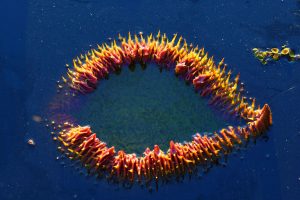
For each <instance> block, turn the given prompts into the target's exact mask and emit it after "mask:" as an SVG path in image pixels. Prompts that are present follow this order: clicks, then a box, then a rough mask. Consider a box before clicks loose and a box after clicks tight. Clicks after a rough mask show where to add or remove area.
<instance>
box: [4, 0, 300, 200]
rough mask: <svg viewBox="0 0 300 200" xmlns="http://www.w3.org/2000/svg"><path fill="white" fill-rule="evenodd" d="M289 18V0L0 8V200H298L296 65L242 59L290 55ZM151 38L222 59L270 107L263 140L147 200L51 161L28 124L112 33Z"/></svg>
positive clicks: (293, 24) (293, 11) (60, 2)
mask: <svg viewBox="0 0 300 200" xmlns="http://www.w3.org/2000/svg"><path fill="white" fill-rule="evenodd" d="M299 10H300V2H299V0H298V1H296V0H262V1H259V0H254V1H250V0H242V1H238V0H235V1H225V0H214V1H201V0H168V1H165V0H160V1H158V0H151V1H112V0H110V1H107V0H103V1H97V0H56V1H54V0H52V1H50V0H49V1H48V0H28V1H19V0H4V1H1V8H0V19H2V25H1V29H0V30H1V31H0V77H1V79H0V85H1V92H0V96H1V100H0V103H1V104H0V105H1V110H0V117H1V128H0V133H1V139H0V156H1V159H0V199H1V200H6V199H64V200H66V199H91V200H92V199H95V200H96V199H173V200H176V199H201V200H206V199H220V200H225V199H228V200H229V199H230V200H231V199H232V200H237V199H249V200H250V199H251V200H253V199H259V200H264V199H272V200H275V199H287V200H297V199H300V170H299V169H300V149H299V146H300V125H299V124H300V103H299V102H300V88H299V87H300V82H299V81H300V76H299V75H300V63H299V62H298V63H296V62H295V63H288V62H287V61H285V60H282V61H279V62H276V63H274V64H271V65H268V66H262V65H261V64H260V63H259V61H258V60H256V59H255V58H254V57H253V55H252V52H251V49H252V48H254V47H273V46H281V45H282V44H286V43H287V42H288V44H289V46H290V47H291V48H293V49H295V50H296V52H300V16H299ZM297 11H298V12H297ZM297 13H298V14H297ZM158 30H161V31H162V32H165V33H167V34H168V35H169V36H171V35H172V34H173V33H179V34H180V35H183V36H184V37H185V38H186V39H187V41H189V42H192V43H194V44H198V45H199V46H204V47H205V49H206V50H207V51H208V52H209V53H210V54H211V55H214V57H215V59H216V60H219V59H221V58H222V57H225V60H226V63H228V64H229V67H230V69H232V70H233V71H234V72H235V73H238V72H240V74H241V80H242V81H243V82H244V83H245V85H246V88H247V91H248V92H249V94H248V95H249V96H255V97H256V98H257V101H258V102H259V103H261V104H264V103H268V104H269V105H270V106H271V109H272V111H273V120H274V125H273V126H272V127H271V130H270V131H269V132H268V136H269V140H268V141H262V140H259V141H258V142H257V143H256V144H255V145H251V146H250V147H249V148H248V149H247V151H245V152H241V153H238V154H236V155H232V156H230V158H229V162H228V164H227V166H226V167H224V168H222V167H214V168H213V169H212V170H211V171H210V172H209V173H208V174H206V175H205V176H203V177H202V178H201V179H198V178H196V177H193V178H192V179H191V180H188V179H186V180H185V181H184V182H183V183H171V184H168V185H162V186H160V187H159V190H158V191H157V192H152V193H149V192H148V190H147V189H145V188H140V187H139V186H135V187H133V188H131V189H125V188H123V187H119V186H117V185H112V184H107V182H106V181H104V180H102V181H97V180H95V178H93V177H85V176H84V175H81V174H80V173H78V172H77V171H76V170H74V169H73V168H72V167H69V166H68V165H66V164H65V165H63V164H62V163H61V162H62V161H61V160H56V157H57V156H59V154H58V152H57V151H56V146H55V144H54V143H53V141H52V140H51V137H50V134H49V130H47V129H46V128H45V127H44V126H43V125H41V124H39V123H36V122H34V121H33V120H32V116H33V115H41V116H43V115H44V114H45V113H46V112H47V105H48V104H49V101H50V100H51V99H52V98H53V96H55V94H56V90H55V87H56V83H55V82H56V80H58V79H59V77H60V76H61V75H63V74H64V73H65V67H64V66H65V64H66V63H70V61H71V60H72V59H73V58H74V57H75V56H77V55H79V54H81V53H84V52H85V51H86V50H88V49H90V48H91V46H92V47H95V45H96V44H97V43H102V42H105V41H107V38H109V37H117V34H118V33H121V34H123V35H125V34H126V33H127V32H128V31H131V32H133V33H137V32H139V31H143V32H144V33H145V34H149V33H151V32H157V31H158ZM29 138H33V139H34V141H35V142H36V146H35V147H32V146H30V145H28V144H27V140H28V139H29Z"/></svg>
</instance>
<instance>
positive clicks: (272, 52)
mask: <svg viewBox="0 0 300 200" xmlns="http://www.w3.org/2000/svg"><path fill="white" fill-rule="evenodd" d="M252 52H253V54H254V56H255V57H256V58H257V59H258V60H259V61H260V62H261V63H262V64H263V65H266V64H268V62H269V61H278V60H280V59H282V58H286V59H287V60H288V61H297V60H300V54H295V52H294V51H293V50H292V49H291V48H289V47H287V46H285V45H284V46H282V47H281V49H279V48H276V47H274V48H271V49H267V50H261V49H259V48H253V49H252Z"/></svg>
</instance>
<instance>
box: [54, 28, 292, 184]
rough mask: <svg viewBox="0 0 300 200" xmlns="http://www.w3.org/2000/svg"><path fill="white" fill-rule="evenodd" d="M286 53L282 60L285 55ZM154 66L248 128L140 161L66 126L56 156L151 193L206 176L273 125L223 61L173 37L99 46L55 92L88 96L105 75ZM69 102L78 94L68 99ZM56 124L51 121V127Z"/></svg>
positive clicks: (197, 139) (151, 152)
mask: <svg viewBox="0 0 300 200" xmlns="http://www.w3.org/2000/svg"><path fill="white" fill-rule="evenodd" d="M284 53H286V52H285V51H284ZM150 62H154V63H156V64H157V65H158V66H159V68H160V69H161V70H163V69H165V70H169V71H171V70H172V71H174V73H175V75H176V76H177V77H178V78H180V79H183V80H185V81H186V82H187V83H189V84H191V85H193V87H194V89H195V91H196V92H197V93H199V94H200V95H201V96H202V97H205V98H207V99H208V100H209V104H211V105H213V106H215V107H216V108H218V109H221V110H223V111H224V112H226V113H228V114H230V115H233V116H236V117H238V118H240V119H242V120H244V121H245V124H246V125H243V126H236V127H233V126H228V127H226V128H223V129H221V130H220V131H215V132H213V133H209V134H208V133H205V134H200V133H196V134H195V135H194V136H193V137H192V138H193V139H192V141H189V142H184V143H180V142H174V141H170V142H169V149H168V151H167V152H163V151H162V150H161V149H160V147H159V146H158V145H154V147H153V149H150V148H149V147H145V148H146V150H145V151H144V153H143V155H142V156H138V155H136V154H135V153H126V152H125V151H123V150H119V151H118V152H116V151H115V148H114V146H111V147H109V146H107V145H106V143H105V142H104V141H102V140H101V139H100V138H98V137H97V134H96V133H93V131H92V128H91V127H90V126H82V125H79V124H74V123H70V122H63V124H61V125H60V129H59V130H60V131H59V133H58V134H57V135H54V140H57V141H58V142H59V147H58V148H59V150H60V151H62V152H63V153H64V154H65V155H67V156H68V157H69V158H70V159H72V160H77V161H80V163H81V164H82V165H83V166H84V167H86V168H87V170H88V172H89V173H90V174H95V175H98V176H103V175H106V176H107V178H108V179H109V180H111V181H113V182H121V183H126V184H128V185H132V184H133V183H134V182H136V181H137V182H139V183H140V184H145V185H147V186H150V185H151V184H153V183H154V184H155V185H156V188H158V184H159V182H160V181H161V182H167V181H169V180H172V179H174V178H175V179H177V180H178V179H181V178H183V177H184V176H185V175H186V174H193V173H194V172H196V171H197V170H203V171H205V170H207V169H208V168H210V167H211V166H213V165H217V164H218V163H219V161H221V160H223V159H226V157H227V156H228V155H229V154H230V153H231V152H232V151H234V150H238V149H240V148H241V147H243V146H246V145H247V143H248V142H249V141H251V140H256V138H257V137H259V136H261V135H263V134H264V133H265V131H266V130H267V129H268V128H269V126H270V125H271V124H272V113H271V109H270V107H269V106H268V105H267V104H265V105H264V106H262V108H261V107H260V106H259V105H256V100H255V98H247V97H246V96H244V92H243V91H244V88H243V85H242V84H241V83H240V81H239V75H237V76H235V77H234V78H231V75H232V72H231V71H227V70H226V67H227V65H226V64H224V59H222V60H221V61H220V62H219V63H217V64H216V63H215V62H214V60H213V57H209V56H208V53H206V52H205V50H204V48H198V47H192V45H188V44H187V42H186V41H185V40H184V39H183V38H182V37H179V38H177V35H176V34H175V35H174V36H173V38H172V39H171V40H169V39H168V38H167V36H166V34H162V35H161V34H160V32H159V33H158V34H157V35H156V36H153V35H152V34H151V35H149V36H147V37H144V36H143V34H139V35H134V36H132V35H131V34H130V33H129V34H128V37H127V38H125V37H122V36H119V42H117V41H115V40H114V41H112V43H111V44H110V45H108V44H103V45H101V46H98V49H92V50H91V51H90V52H88V53H87V54H86V55H85V56H83V55H82V56H80V58H76V59H74V60H73V67H72V68H71V69H70V68H68V77H66V78H65V77H63V78H62V79H63V81H62V83H63V84H59V86H58V88H59V89H60V90H61V89H63V88H71V89H72V92H74V93H76V94H77V95H78V94H82V95H85V94H88V93H91V92H93V91H95V90H96V89H97V87H98V85H99V83H100V81H101V80H102V79H105V78H107V77H108V76H109V74H110V73H119V72H120V71H121V70H122V67H125V66H128V67H129V69H132V70H134V68H135V64H136V63H140V64H141V66H142V68H143V69H146V67H147V63H150ZM68 98H70V99H69V100H70V101H72V100H71V99H72V98H76V95H71V97H70V95H68ZM53 123H55V122H51V124H53Z"/></svg>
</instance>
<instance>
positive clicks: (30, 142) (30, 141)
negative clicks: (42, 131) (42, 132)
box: [27, 138, 35, 146]
mask: <svg viewBox="0 0 300 200" xmlns="http://www.w3.org/2000/svg"><path fill="white" fill-rule="evenodd" d="M27 144H29V145H30V146H35V141H34V140H33V139H32V138H30V139H28V140H27Z"/></svg>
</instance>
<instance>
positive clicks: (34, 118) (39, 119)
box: [32, 115, 42, 123]
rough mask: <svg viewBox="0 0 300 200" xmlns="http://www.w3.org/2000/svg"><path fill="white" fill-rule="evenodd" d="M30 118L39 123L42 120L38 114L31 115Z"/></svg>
mask: <svg viewBox="0 0 300 200" xmlns="http://www.w3.org/2000/svg"><path fill="white" fill-rule="evenodd" d="M32 120H33V121H35V122H37V123H40V122H41V121H42V117H41V116H38V115H33V116H32Z"/></svg>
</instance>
